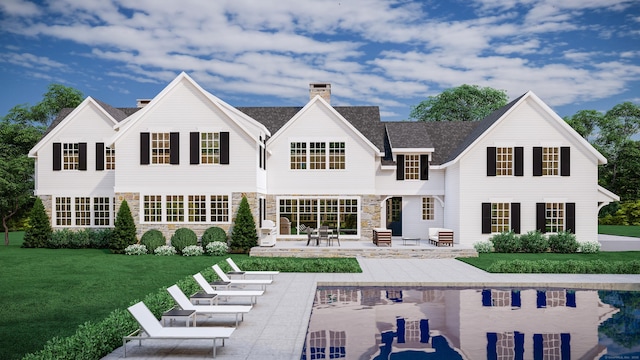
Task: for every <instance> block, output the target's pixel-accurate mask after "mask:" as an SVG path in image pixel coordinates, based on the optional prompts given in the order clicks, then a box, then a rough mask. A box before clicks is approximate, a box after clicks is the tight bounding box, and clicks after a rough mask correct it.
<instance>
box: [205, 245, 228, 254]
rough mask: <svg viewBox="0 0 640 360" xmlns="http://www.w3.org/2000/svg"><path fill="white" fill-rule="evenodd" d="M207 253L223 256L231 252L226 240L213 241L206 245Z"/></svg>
mask: <svg viewBox="0 0 640 360" xmlns="http://www.w3.org/2000/svg"><path fill="white" fill-rule="evenodd" d="M205 249H206V250H207V254H209V255H213V256H222V255H225V254H227V253H228V252H229V246H228V245H227V243H226V242H222V241H212V242H210V243H208V244H207V245H206V248H205Z"/></svg>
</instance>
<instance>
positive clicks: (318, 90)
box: [309, 83, 331, 104]
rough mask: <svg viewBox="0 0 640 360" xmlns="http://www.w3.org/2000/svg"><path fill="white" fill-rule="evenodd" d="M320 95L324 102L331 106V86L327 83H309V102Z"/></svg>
mask: <svg viewBox="0 0 640 360" xmlns="http://www.w3.org/2000/svg"><path fill="white" fill-rule="evenodd" d="M316 95H320V97H322V98H323V99H324V100H325V101H326V102H328V103H329V104H331V84H329V83H311V84H309V100H311V99H313V98H314V97H316Z"/></svg>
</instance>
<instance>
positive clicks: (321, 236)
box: [318, 226, 330, 246]
mask: <svg viewBox="0 0 640 360" xmlns="http://www.w3.org/2000/svg"><path fill="white" fill-rule="evenodd" d="M322 240H324V241H326V243H327V246H329V244H330V243H329V227H328V226H320V228H318V243H319V244H322Z"/></svg>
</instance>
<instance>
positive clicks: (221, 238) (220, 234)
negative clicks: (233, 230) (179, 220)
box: [200, 226, 227, 248]
mask: <svg viewBox="0 0 640 360" xmlns="http://www.w3.org/2000/svg"><path fill="white" fill-rule="evenodd" d="M214 241H217V242H223V243H225V244H226V243H227V232H226V231H224V229H222V228H220V227H217V226H212V227H210V228H208V229H207V230H205V231H204V234H202V240H201V241H200V242H201V244H202V247H204V248H206V247H207V245H209V243H211V242H214Z"/></svg>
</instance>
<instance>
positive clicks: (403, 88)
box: [0, 0, 640, 121]
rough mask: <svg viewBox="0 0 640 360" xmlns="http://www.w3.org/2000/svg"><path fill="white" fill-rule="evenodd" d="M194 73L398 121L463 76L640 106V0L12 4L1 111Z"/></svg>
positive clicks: (255, 92)
mask: <svg viewBox="0 0 640 360" xmlns="http://www.w3.org/2000/svg"><path fill="white" fill-rule="evenodd" d="M182 71H184V72H186V73H187V74H189V75H190V76H191V77H192V78H193V79H194V80H195V81H196V82H198V83H199V84H200V85H201V86H202V87H203V88H205V89H206V90H207V91H209V92H211V93H212V94H214V95H215V96H217V97H219V98H221V99H222V100H224V101H226V102H227V103H229V104H231V105H234V106H304V105H305V104H306V102H307V101H308V100H309V84H310V83H313V82H326V83H330V84H331V88H332V95H331V104H332V105H336V106H344V105H376V106H379V107H380V111H381V118H382V120H387V121H395V120H405V119H408V118H409V113H410V111H411V108H412V107H413V106H415V105H417V104H419V103H420V101H422V100H425V99H427V98H428V97H429V96H435V95H437V94H439V93H441V92H442V91H443V90H445V89H449V88H452V87H456V86H460V85H463V84H469V85H478V86H480V87H487V86H488V87H492V88H495V89H499V90H505V91H506V93H507V96H508V97H509V99H514V98H516V97H518V96H520V95H522V94H524V93H525V92H527V91H529V90H531V91H533V92H534V93H535V94H536V95H538V96H539V97H540V98H541V99H542V100H543V101H544V102H545V103H547V104H548V105H549V106H550V107H551V108H552V109H553V110H554V111H555V112H556V113H558V115H560V116H562V117H564V116H571V115H573V114H575V113H576V112H577V111H579V110H586V109H593V110H599V111H603V112H604V111H607V110H609V109H611V108H612V107H613V106H614V105H616V104H619V103H622V102H625V101H631V102H634V103H635V104H640V1H638V0H459V1H458V0H453V1H436V0H433V1H431V0H426V1H408V0H336V1H334V0H228V1H225V0H180V1H174V0H51V1H29V0H1V1H0V82H1V83H2V85H3V86H2V87H1V89H0V117H1V116H4V115H5V114H6V113H7V112H8V111H9V109H11V108H12V107H13V106H15V105H18V104H28V105H34V104H36V103H37V102H38V101H40V100H41V99H42V95H43V94H44V93H45V92H46V90H47V86H48V85H49V84H51V83H60V84H63V85H65V86H70V87H73V88H76V89H78V90H80V91H81V92H82V93H83V94H84V96H91V97H93V98H95V99H98V100H101V101H104V102H106V103H108V104H110V105H112V106H115V107H134V106H136V99H150V98H153V97H154V96H155V95H157V94H158V93H159V92H160V91H161V90H162V89H163V88H164V87H165V86H166V85H167V84H168V83H169V82H170V81H171V80H173V79H174V78H175V77H176V76H177V75H178V74H179V73H180V72H182Z"/></svg>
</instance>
